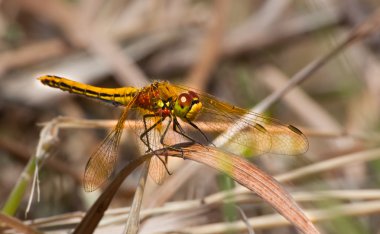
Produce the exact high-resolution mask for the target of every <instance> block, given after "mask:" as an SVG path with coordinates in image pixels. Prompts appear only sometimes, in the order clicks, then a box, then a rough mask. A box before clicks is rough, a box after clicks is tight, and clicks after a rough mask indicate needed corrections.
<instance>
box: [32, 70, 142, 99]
mask: <svg viewBox="0 0 380 234" xmlns="http://www.w3.org/2000/svg"><path fill="white" fill-rule="evenodd" d="M38 79H39V80H40V81H41V82H42V83H43V84H44V85H48V86H50V87H53V88H58V89H60V90H63V91H67V92H70V93H75V94H79V95H83V96H86V97H90V98H95V99H98V100H101V101H105V102H108V103H112V104H114V105H127V104H128V103H129V102H130V101H131V100H132V98H133V97H134V96H135V95H136V93H137V92H138V89H136V88H132V87H123V88H100V87H96V86H92V85H87V84H82V83H79V82H76V81H72V80H69V79H66V78H62V77H58V76H50V75H46V76H42V77H40V78H38Z"/></svg>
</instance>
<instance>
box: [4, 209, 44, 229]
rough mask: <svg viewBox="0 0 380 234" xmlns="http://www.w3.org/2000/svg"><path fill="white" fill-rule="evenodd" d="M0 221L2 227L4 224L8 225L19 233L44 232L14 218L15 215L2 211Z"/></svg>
mask: <svg viewBox="0 0 380 234" xmlns="http://www.w3.org/2000/svg"><path fill="white" fill-rule="evenodd" d="M0 223H1V225H2V227H1V228H3V225H6V226H8V227H10V228H12V229H14V230H15V231H17V232H18V233H27V234H41V233H42V232H39V231H37V230H35V229H34V228H32V227H30V226H27V225H25V224H24V223H22V222H21V221H20V220H18V219H16V218H14V217H11V216H8V215H6V214H4V213H1V212H0ZM0 231H1V229H0Z"/></svg>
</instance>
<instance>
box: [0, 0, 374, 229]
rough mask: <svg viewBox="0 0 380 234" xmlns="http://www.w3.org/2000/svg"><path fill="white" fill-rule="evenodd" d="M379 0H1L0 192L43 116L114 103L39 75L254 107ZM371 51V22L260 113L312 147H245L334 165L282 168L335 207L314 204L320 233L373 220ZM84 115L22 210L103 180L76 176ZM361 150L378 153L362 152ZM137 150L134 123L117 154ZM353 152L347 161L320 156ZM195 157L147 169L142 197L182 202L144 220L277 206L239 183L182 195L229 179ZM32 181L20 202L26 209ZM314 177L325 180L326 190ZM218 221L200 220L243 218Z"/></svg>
mask: <svg viewBox="0 0 380 234" xmlns="http://www.w3.org/2000/svg"><path fill="white" fill-rule="evenodd" d="M379 6H380V4H379V2H378V1H375V0H361V1H359V0H348V1H344V2H342V1H334V0H307V1H296V0H294V1H290V0H283V1H275V0H268V1H259V0H241V1H228V0H214V1H190V0H176V1H174V0H156V1H150V0H129V1H120V0H109V1H101V0H91V1H90V0H51V1H43V0H13V1H0V9H1V11H0V36H1V40H0V188H1V189H0V205H2V206H3V205H4V203H5V201H6V199H7V197H8V196H9V194H10V192H11V190H12V188H13V187H14V185H15V184H16V182H17V180H18V178H19V177H20V175H21V173H22V170H23V168H24V167H25V165H26V164H27V162H28V160H29V159H30V158H31V157H33V155H35V153H36V147H37V144H38V142H39V140H40V130H41V128H42V126H41V123H44V122H49V121H52V120H53V119H54V118H56V117H58V116H65V117H71V118H77V119H91V120H112V119H117V118H118V117H119V115H120V113H121V109H118V108H115V107H113V106H111V105H105V104H103V103H101V102H99V101H93V100H89V99H86V98H83V97H79V96H76V95H73V94H69V93H67V92H61V91H59V90H56V89H51V88H49V87H46V86H43V85H42V84H41V83H40V82H39V81H38V80H36V78H37V77H38V76H40V75H44V74H51V75H58V76H63V77H67V78H69V79H72V80H75V81H79V82H83V83H87V84H91V85H96V86H101V87H122V86H134V87H142V86H145V85H147V84H149V83H150V82H152V81H154V80H168V81H170V82H172V83H176V84H183V85H187V86H189V87H193V88H196V89H199V90H203V91H204V92H207V93H210V94H212V95H214V96H216V97H218V98H219V99H221V100H225V101H228V102H229V103H233V104H234V105H237V106H241V107H244V108H252V107H253V106H254V105H256V104H258V103H260V101H261V100H263V99H264V98H265V97H267V96H268V95H269V94H271V93H272V92H273V91H275V90H278V89H279V88H281V87H284V86H285V85H286V83H287V82H288V80H289V78H291V77H292V76H293V75H294V74H296V73H297V72H298V71H300V70H301V69H303V68H304V67H306V66H307V65H308V64H309V63H311V62H312V61H313V60H315V59H317V58H319V57H321V56H322V55H324V54H326V53H328V52H329V51H331V50H332V49H333V48H334V47H335V46H337V45H338V44H339V43H340V42H341V41H342V40H343V39H344V38H345V37H346V36H347V35H348V33H349V32H350V31H351V30H352V29H353V28H354V27H355V26H356V25H358V24H359V23H360V22H363V21H364V20H365V19H366V18H367V17H369V16H370V15H371V13H373V12H374V11H375V9H376V8H377V7H379ZM379 55H380V34H379V33H377V34H376V33H375V34H372V35H371V36H369V37H367V38H365V39H364V40H360V41H358V42H357V43H355V44H354V45H352V46H349V47H347V48H346V49H344V51H343V52H342V53H339V54H337V55H336V56H335V57H334V58H333V59H332V60H331V61H329V62H328V63H327V64H326V65H325V66H323V67H322V68H321V69H319V70H318V71H317V72H315V73H313V74H312V75H311V76H310V77H308V79H307V80H306V81H305V82H303V83H302V85H301V86H299V87H297V88H295V89H294V90H292V91H291V92H289V93H288V94H287V95H285V96H284V97H283V98H282V99H281V100H280V101H279V102H276V103H275V104H274V105H272V106H271V107H270V108H269V109H267V110H266V112H265V113H264V114H265V115H267V116H271V117H274V118H276V119H278V120H280V121H281V122H283V123H290V124H292V125H295V126H297V127H299V128H300V129H301V130H302V131H303V132H305V133H306V135H307V136H308V139H309V144H310V149H309V151H308V152H307V153H306V154H305V155H302V156H297V157H289V156H284V157H281V156H273V155H263V156H261V157H257V158H254V159H253V161H254V162H255V163H256V164H257V165H259V167H260V168H263V169H264V170H265V171H266V172H268V173H269V174H271V175H286V173H287V172H292V171H293V170H295V169H297V168H301V169H302V168H303V167H307V166H308V165H313V164H314V163H318V162H324V161H325V162H326V163H327V164H328V165H329V166H327V167H326V168H325V169H319V170H320V171H318V169H315V170H316V171H315V173H310V174H308V175H307V176H300V177H297V176H294V177H291V178H290V179H289V178H288V179H286V178H285V179H284V178H282V179H283V180H284V186H286V188H287V189H288V190H289V191H290V192H291V193H292V194H293V193H294V194H295V195H294V197H295V199H296V201H297V202H298V203H299V204H300V205H301V206H302V207H305V208H307V209H324V210H327V213H329V212H333V211H334V212H335V211H336V210H339V207H343V208H342V209H343V213H340V215H339V216H338V217H331V218H329V217H328V215H326V216H323V215H322V216H321V218H318V220H323V221H318V222H317V225H318V227H319V228H320V230H321V231H322V232H323V233H379V231H378V230H380V225H379V223H380V215H379V212H380V205H379V203H380V190H378V187H379V185H380V160H379V159H378V158H380V153H377V152H378V151H374V150H376V147H379V140H380V135H379V127H380V121H379V114H380V112H379V108H380V58H379ZM86 126H87V125H83V126H81V125H80V124H78V125H75V126H74V125H71V126H69V127H66V128H61V129H60V130H59V133H58V140H57V142H56V143H57V144H56V145H55V147H54V153H53V154H52V155H51V157H50V158H49V159H48V160H46V162H45V163H44V166H43V168H42V169H41V171H40V190H41V201H40V202H39V203H37V202H34V203H33V205H32V208H31V211H30V214H29V215H28V219H34V218H44V217H49V216H54V215H62V214H66V213H68V214H71V215H73V216H75V215H74V214H75V213H71V212H77V211H85V210H87V209H88V207H89V205H90V204H91V203H92V202H93V201H94V198H95V197H96V196H97V195H98V194H99V191H97V192H95V193H91V194H86V193H84V192H83V188H82V184H81V180H82V174H83V172H84V168H85V165H86V162H87V160H88V156H89V155H90V154H91V152H92V151H93V150H94V149H95V148H96V146H97V145H98V144H99V143H100V142H101V140H102V139H103V138H104V137H105V135H106V132H107V128H104V127H103V128H93V127H92V128H91V127H86ZM109 126H112V125H109ZM368 152H369V153H373V152H375V153H373V154H371V155H372V156H371V157H370V158H368V157H366V155H367V154H366V153H368ZM140 154H141V153H140V152H139V151H138V147H137V146H136V139H135V135H134V134H129V132H128V133H125V134H124V135H123V138H122V146H121V153H120V156H119V164H120V166H123V165H125V164H126V163H127V162H128V161H129V160H131V159H133V158H134V157H138V156H139V155H140ZM350 155H354V156H353V157H351V159H352V161H345V162H340V163H341V164H339V166H336V165H335V164H333V163H331V164H329V162H331V161H329V160H331V159H338V158H339V157H342V158H344V157H346V156H350ZM367 156H368V155H367ZM376 157H377V158H376ZM334 165H335V166H334ZM192 166H194V165H192ZM189 167H190V166H188V167H186V166H185V168H189ZM195 167H196V169H192V172H188V173H187V171H186V170H185V169H184V163H183V160H179V161H178V162H175V163H174V164H173V165H171V167H170V168H171V170H173V171H174V175H173V176H170V180H171V182H170V183H164V184H163V185H162V186H157V185H155V184H154V183H149V186H148V187H147V189H146V191H145V195H144V199H145V204H146V205H145V206H146V207H147V208H151V207H155V206H161V205H163V204H165V203H167V202H173V201H176V203H173V204H172V203H170V204H172V207H174V204H176V207H177V208H178V207H180V208H178V211H171V210H170V209H169V211H170V212H166V213H165V212H162V213H158V214H156V215H153V214H150V215H146V216H143V217H144V219H143V222H142V224H141V232H142V233H152V232H153V231H152V230H155V231H157V230H158V231H162V232H164V231H173V230H174V231H178V230H185V229H184V228H188V229H186V230H187V231H189V232H193V233H202V232H201V231H199V232H198V231H194V230H196V229H191V228H193V227H195V228H196V227H202V226H206V225H209V224H212V223H214V224H216V225H217V224H218V225H221V227H225V226H223V225H225V224H226V223H228V222H235V221H238V220H242V219H244V218H242V216H241V214H240V211H241V210H242V211H244V213H245V214H246V215H247V216H248V217H249V218H252V217H260V216H262V215H268V214H271V213H273V210H271V209H270V207H268V206H267V205H265V203H263V202H260V200H257V198H256V197H255V195H254V194H253V193H247V192H246V191H241V192H240V193H237V194H236V198H237V201H236V202H235V203H233V205H232V206H231V205H230V206H228V205H226V202H224V201H223V200H218V199H217V200H216V201H214V202H213V203H212V205H205V206H203V207H197V208H191V207H188V206H186V205H185V204H189V202H190V201H195V200H196V199H202V198H205V197H207V196H210V195H213V194H214V195H215V194H217V193H218V192H220V191H223V190H224V189H226V188H231V187H235V186H237V185H234V184H233V183H232V182H231V181H230V180H229V179H228V178H226V177H224V176H223V175H220V174H218V173H217V172H216V171H213V170H210V169H209V168H206V167H204V166H195ZM181 172H182V174H181ZM186 173H187V176H184V175H183V174H185V175H186ZM288 175H289V174H288ZM280 178H281V177H280ZM138 179H139V173H138V171H137V172H136V173H134V174H133V175H132V176H131V177H130V178H129V179H128V180H127V182H125V183H124V185H123V187H122V189H121V190H120V191H119V193H118V194H117V195H116V198H115V199H114V201H113V202H112V204H111V206H112V208H121V207H127V206H129V205H130V204H131V199H132V198H133V194H134V191H135V189H136V185H137V181H138ZM280 181H281V180H280ZM173 184H175V185H176V186H173ZM29 189H30V187H29V188H28V190H27V191H28V192H27V194H26V195H25V197H24V200H23V203H22V205H21V206H20V207H19V209H18V210H17V213H16V216H17V217H19V218H21V219H24V211H25V209H26V204H27V199H28V197H29V195H28V194H29ZM320 191H324V192H326V191H327V193H328V194H323V193H322V194H323V196H322V197H323V198H321V196H319V195H318V192H320ZM330 192H331V194H330ZM376 199H377V200H376ZM368 202H373V203H368ZM182 205H183V207H184V208H183V209H181V206H182ZM350 205H352V206H350ZM236 206H238V207H240V209H241V210H240V209H237V208H236ZM346 206H347V207H349V208H347V207H346ZM366 207H368V209H365V208H366ZM345 209H346V210H345ZM347 210H348V211H347ZM346 211H347V213H345V212H346ZM117 214H118V213H117V212H115V216H117ZM120 214H122V211H120ZM120 222H121V221H120V220H116V221H114V223H113V225H114V226H116V227H117V226H118V225H119V226H120ZM163 223H165V225H162V224H163ZM157 225H159V226H160V227H162V228H163V229H162V230H161V229H157V227H158V226H157ZM111 226H112V225H111ZM252 226H253V229H254V230H255V232H256V233H294V232H295V229H294V228H293V227H291V226H287V225H283V224H281V225H274V224H272V225H261V226H260V224H258V226H255V224H253V225H252ZM278 226H280V227H278ZM206 227H207V226H206ZM107 230H108V229H107ZM208 230H211V227H210V229H208ZM217 230H219V229H217ZM222 230H225V231H220V230H219V231H214V232H213V231H210V232H204V233H219V232H227V231H226V230H229V231H230V233H245V232H248V231H247V230H248V229H247V227H244V225H243V228H241V229H239V230H237V231H235V232H234V231H231V229H228V228H227V229H222Z"/></svg>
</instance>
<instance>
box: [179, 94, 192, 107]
mask: <svg viewBox="0 0 380 234" xmlns="http://www.w3.org/2000/svg"><path fill="white" fill-rule="evenodd" d="M191 101H192V100H191V96H190V95H189V94H187V93H181V94H180V95H179V96H178V103H179V105H180V106H181V108H183V107H186V106H190V105H191Z"/></svg>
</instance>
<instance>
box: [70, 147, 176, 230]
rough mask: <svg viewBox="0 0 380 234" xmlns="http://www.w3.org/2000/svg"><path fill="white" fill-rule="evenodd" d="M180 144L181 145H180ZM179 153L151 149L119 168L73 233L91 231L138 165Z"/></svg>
mask: <svg viewBox="0 0 380 234" xmlns="http://www.w3.org/2000/svg"><path fill="white" fill-rule="evenodd" d="M181 146H182V145H181ZM177 154H179V153H178V151H173V150H170V149H166V148H164V149H160V150H157V151H153V152H151V153H149V154H145V155H143V156H141V157H138V158H137V159H135V160H133V161H131V162H130V163H129V164H128V165H127V166H126V167H124V168H123V170H121V171H120V172H119V173H118V174H117V176H116V177H115V178H114V179H113V180H112V182H111V183H110V184H109V185H108V186H107V188H106V189H105V190H104V192H103V193H102V195H101V196H100V197H99V198H98V199H97V200H96V202H95V203H94V204H93V205H92V207H91V209H90V210H89V211H88V212H87V213H86V216H85V217H84V218H83V220H82V221H81V222H80V224H79V225H78V226H77V227H76V228H75V231H74V233H78V234H79V233H92V232H93V231H94V230H95V228H96V226H97V225H98V223H99V221H100V219H101V218H102V217H103V214H104V212H105V211H106V209H107V208H108V206H109V204H110V202H111V200H112V198H113V197H114V195H115V194H116V192H117V191H118V189H119V187H120V185H121V184H122V182H123V181H124V179H125V178H126V177H127V176H128V175H129V174H131V173H132V172H133V171H134V170H135V169H136V168H137V167H138V166H140V165H141V164H142V163H143V162H145V161H146V160H150V158H151V157H153V156H154V155H163V156H164V155H165V156H174V155H177Z"/></svg>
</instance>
